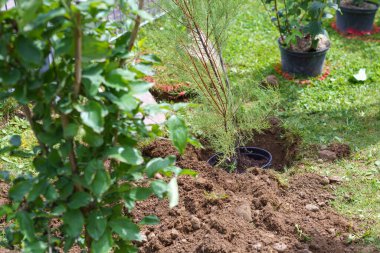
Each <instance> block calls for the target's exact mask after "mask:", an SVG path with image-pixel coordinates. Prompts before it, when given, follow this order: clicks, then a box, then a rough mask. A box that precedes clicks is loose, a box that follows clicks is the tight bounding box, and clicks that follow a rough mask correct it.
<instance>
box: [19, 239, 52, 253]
mask: <svg viewBox="0 0 380 253" xmlns="http://www.w3.org/2000/svg"><path fill="white" fill-rule="evenodd" d="M47 248H48V245H47V243H45V242H41V241H37V242H32V243H29V242H26V244H25V247H24V248H23V251H22V252H23V253H44V252H46V249H47Z"/></svg>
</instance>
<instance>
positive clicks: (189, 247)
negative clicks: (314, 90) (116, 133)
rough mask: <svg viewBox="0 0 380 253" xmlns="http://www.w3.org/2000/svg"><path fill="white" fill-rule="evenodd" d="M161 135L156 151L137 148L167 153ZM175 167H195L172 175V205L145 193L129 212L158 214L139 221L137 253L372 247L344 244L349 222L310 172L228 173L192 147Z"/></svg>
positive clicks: (328, 251)
mask: <svg viewBox="0 0 380 253" xmlns="http://www.w3.org/2000/svg"><path fill="white" fill-rule="evenodd" d="M163 141H164V140H161V141H160V142H159V144H161V146H160V147H158V148H159V149H160V150H162V151H163V152H162V153H159V152H158V149H157V148H156V149H154V148H152V147H150V148H149V149H148V150H145V152H144V154H145V155H147V156H151V157H153V156H154V157H157V156H159V157H164V156H166V155H168V154H170V152H169V151H170V149H169V148H168V147H167V145H165V146H166V147H167V148H163V147H164V143H163ZM152 152H153V153H152ZM153 154H154V155H153ZM173 154H174V155H177V153H176V152H174V153H173ZM186 157H189V158H191V159H188V158H186ZM178 166H180V167H182V168H189V169H193V170H196V171H197V172H198V173H199V175H198V177H197V178H195V179H194V178H190V177H180V178H179V181H178V184H179V190H180V204H179V206H178V207H176V208H174V209H171V210H169V209H168V203H167V201H160V200H157V199H155V198H151V199H149V200H148V201H145V202H141V203H138V204H137V206H136V209H135V210H134V211H133V216H134V218H135V219H136V220H140V219H142V218H143V217H144V216H146V215H151V214H156V215H157V216H158V217H159V218H160V219H161V223H160V224H159V225H157V226H147V227H144V229H143V233H144V234H145V235H146V238H147V240H146V241H145V242H144V243H143V244H142V245H140V248H139V251H140V252H141V253H150V252H158V253H160V252H162V253H164V252H165V253H166V252H170V253H176V252H183V253H185V252H186V253H189V252H196V253H214V252H215V253H223V252H226V253H227V252H228V253H233V252H236V253H243V252H244V253H245V252H274V253H275V252H289V253H301V252H313V253H322V252H323V253H340V252H342V253H343V252H344V253H354V252H371V253H374V252H379V251H376V250H375V249H373V248H365V247H362V246H360V245H356V244H348V243H347V237H348V235H349V233H353V232H354V231H355V229H356V228H355V226H354V225H353V224H352V222H351V221H350V220H347V219H345V218H343V217H341V216H340V215H338V214H337V213H336V212H335V211H333V209H332V208H331V207H330V206H329V201H330V200H332V199H333V198H334V197H333V196H332V195H331V194H330V193H329V191H327V189H326V187H328V186H326V185H324V183H323V182H324V181H323V178H322V177H320V176H318V175H315V174H303V175H297V176H294V177H293V178H292V179H291V180H290V182H289V185H288V186H284V185H282V184H280V183H279V181H278V180H277V178H276V176H275V175H274V174H273V173H272V172H271V171H270V170H269V171H268V170H262V169H253V170H251V171H250V172H248V173H245V174H236V173H233V174H229V173H227V172H226V171H224V170H222V169H217V168H212V167H211V166H209V165H208V164H207V163H206V162H204V161H200V160H197V159H196V155H194V152H193V153H192V149H190V155H188V156H185V157H179V161H178Z"/></svg>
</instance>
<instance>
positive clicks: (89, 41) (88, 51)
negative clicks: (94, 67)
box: [82, 36, 111, 61]
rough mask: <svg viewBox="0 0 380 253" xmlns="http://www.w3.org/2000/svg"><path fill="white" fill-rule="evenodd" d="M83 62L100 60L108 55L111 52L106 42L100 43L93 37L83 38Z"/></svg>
mask: <svg viewBox="0 0 380 253" xmlns="http://www.w3.org/2000/svg"><path fill="white" fill-rule="evenodd" d="M83 45H84V47H83V52H82V55H83V60H84V61H91V60H101V59H104V58H106V57H107V56H109V55H110V53H111V50H110V48H109V45H108V42H107V41H100V40H98V39H97V38H95V37H93V36H85V37H84V38H83Z"/></svg>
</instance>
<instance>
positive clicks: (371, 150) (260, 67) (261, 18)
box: [142, 1, 380, 246]
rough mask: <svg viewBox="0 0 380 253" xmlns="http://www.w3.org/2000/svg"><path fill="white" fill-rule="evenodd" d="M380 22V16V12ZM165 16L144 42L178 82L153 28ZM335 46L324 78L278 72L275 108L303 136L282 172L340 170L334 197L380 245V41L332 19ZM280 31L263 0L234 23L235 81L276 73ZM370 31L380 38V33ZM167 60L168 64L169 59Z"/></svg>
mask: <svg viewBox="0 0 380 253" xmlns="http://www.w3.org/2000/svg"><path fill="white" fill-rule="evenodd" d="M377 21H378V22H379V23H380V18H379V19H377ZM167 22H168V20H167V19H166V18H163V19H161V20H159V21H157V22H155V23H154V24H152V25H150V26H148V27H147V28H146V29H145V31H144V33H143V34H144V36H145V37H146V43H144V45H143V47H142V48H143V49H144V50H148V51H151V52H154V53H156V54H157V55H158V56H159V57H160V58H162V59H163V62H164V66H163V67H160V68H159V70H158V76H159V77H158V80H159V81H162V82H164V83H175V82H176V81H178V80H177V74H176V73H175V72H174V71H173V70H172V69H171V68H170V62H168V61H169V60H170V58H169V57H168V56H167V54H166V53H164V51H165V50H163V47H164V45H163V44H162V41H160V40H159V39H157V37H156V36H155V35H156V34H157V33H161V32H163V31H165V29H166V25H167ZM326 26H327V30H328V33H329V36H330V39H331V43H332V47H331V49H330V50H329V52H328V55H327V61H326V63H327V65H328V66H329V67H330V70H331V74H330V75H329V76H328V77H327V78H326V79H325V80H323V81H320V80H317V79H312V80H311V83H310V84H308V85H300V84H296V83H295V82H293V81H287V80H285V79H283V78H282V77H280V76H279V79H280V88H279V90H278V92H279V94H280V96H279V97H280V100H281V101H280V103H279V104H280V106H279V108H278V109H277V110H275V114H276V116H278V117H280V118H281V119H282V120H283V122H284V124H285V126H286V127H287V128H288V129H290V130H291V131H294V132H296V133H298V134H299V135H300V136H301V137H302V139H303V149H304V151H303V152H302V154H304V156H303V157H302V158H301V159H300V161H298V162H297V163H296V165H294V166H293V167H292V168H288V169H287V172H286V173H285V174H283V175H281V177H284V176H285V177H287V176H290V175H292V174H294V173H302V172H315V173H318V174H321V175H328V176H332V175H333V176H340V177H342V179H343V180H344V182H343V183H342V184H341V185H340V186H337V187H336V189H335V194H336V196H337V198H336V200H335V201H334V202H333V203H332V205H333V206H334V207H335V208H336V209H337V210H338V211H339V212H340V213H342V214H343V215H346V216H349V217H353V218H355V219H359V220H361V221H362V222H361V223H360V224H362V228H363V232H362V233H361V234H358V235H354V236H355V238H363V239H365V240H366V241H368V242H372V243H377V244H378V245H379V246H380V84H379V81H380V60H379V59H380V42H365V41H361V40H356V39H346V38H343V37H341V36H340V35H339V34H337V33H336V32H335V31H334V30H333V29H332V28H331V27H330V24H329V23H328V24H326ZM277 38H278V34H277V32H276V30H275V28H274V26H273V25H272V24H271V23H270V21H269V18H268V16H267V14H266V13H265V12H264V10H263V8H262V7H261V6H260V4H259V3H257V2H253V1H250V2H249V3H248V6H247V8H244V10H243V11H242V12H241V13H240V15H239V16H238V17H237V21H236V23H235V24H234V25H233V26H232V27H231V29H230V30H229V39H228V43H227V46H226V48H225V50H224V56H225V58H226V61H227V64H228V66H229V71H230V76H231V80H232V82H233V83H234V84H235V85H239V84H243V83H245V84H247V83H248V84H249V83H252V85H255V84H258V83H260V82H261V81H262V80H263V79H264V78H265V77H266V76H267V75H270V74H276V72H275V71H274V68H273V67H274V65H276V64H278V63H279V62H280V52H279V49H278V45H277V43H276V39H277ZM370 38H376V39H379V40H380V35H373V36H371V37H370ZM165 66H166V67H165ZM361 68H365V69H366V72H367V75H368V80H367V81H365V82H354V81H353V75H354V74H356V73H357V72H358V71H359V69H361ZM331 142H343V143H348V144H349V145H350V146H351V148H352V150H353V155H352V157H350V158H349V159H346V160H341V161H337V162H334V163H326V162H321V161H318V159H317V158H316V157H313V156H312V155H310V154H308V153H310V152H308V151H309V149H308V147H309V146H310V145H312V144H318V145H325V144H328V143H331Z"/></svg>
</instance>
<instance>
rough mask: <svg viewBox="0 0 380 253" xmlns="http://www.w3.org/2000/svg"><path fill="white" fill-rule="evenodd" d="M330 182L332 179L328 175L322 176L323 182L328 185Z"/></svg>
mask: <svg viewBox="0 0 380 253" xmlns="http://www.w3.org/2000/svg"><path fill="white" fill-rule="evenodd" d="M329 183H330V179H329V178H328V177H322V179H321V184H322V185H328V184H329Z"/></svg>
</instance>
